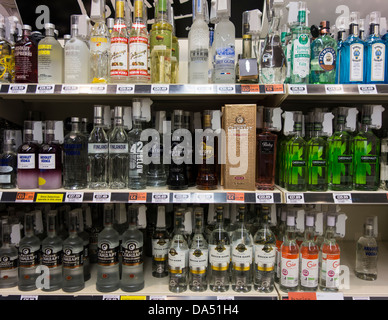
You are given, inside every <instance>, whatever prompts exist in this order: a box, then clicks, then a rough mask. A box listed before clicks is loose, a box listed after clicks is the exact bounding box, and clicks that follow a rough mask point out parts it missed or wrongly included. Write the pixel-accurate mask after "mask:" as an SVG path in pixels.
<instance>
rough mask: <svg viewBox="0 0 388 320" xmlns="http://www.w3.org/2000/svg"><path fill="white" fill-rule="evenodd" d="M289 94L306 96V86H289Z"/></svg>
mask: <svg viewBox="0 0 388 320" xmlns="http://www.w3.org/2000/svg"><path fill="white" fill-rule="evenodd" d="M288 93H289V94H307V85H305V84H289V85H288Z"/></svg>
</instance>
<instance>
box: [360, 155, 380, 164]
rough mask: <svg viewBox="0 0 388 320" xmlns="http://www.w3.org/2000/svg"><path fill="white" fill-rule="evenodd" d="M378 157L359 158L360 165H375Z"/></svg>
mask: <svg viewBox="0 0 388 320" xmlns="http://www.w3.org/2000/svg"><path fill="white" fill-rule="evenodd" d="M377 160H378V157H377V156H370V155H368V156H361V163H371V164H375V163H377Z"/></svg>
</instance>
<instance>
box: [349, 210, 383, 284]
mask: <svg viewBox="0 0 388 320" xmlns="http://www.w3.org/2000/svg"><path fill="white" fill-rule="evenodd" d="M375 218H376V217H367V218H366V219H365V223H364V234H363V235H362V236H361V237H360V238H359V239H358V241H357V245H356V268H355V274H356V276H357V277H358V278H360V279H363V280H369V281H374V280H376V279H377V259H378V251H379V250H378V244H377V239H376V236H377V230H375V222H374V221H375Z"/></svg>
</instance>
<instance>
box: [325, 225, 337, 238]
mask: <svg viewBox="0 0 388 320" xmlns="http://www.w3.org/2000/svg"><path fill="white" fill-rule="evenodd" d="M334 234H335V229H334V227H333V226H328V227H327V228H326V232H325V239H326V240H335V238H334Z"/></svg>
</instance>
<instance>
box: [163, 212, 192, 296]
mask: <svg viewBox="0 0 388 320" xmlns="http://www.w3.org/2000/svg"><path fill="white" fill-rule="evenodd" d="M184 213H185V209H184V208H177V209H176V211H175V212H174V231H173V236H172V239H171V241H170V248H169V250H168V267H169V282H168V289H169V290H170V291H171V292H175V293H181V292H184V291H186V290H187V286H188V284H187V280H188V279H187V277H188V269H189V245H188V243H187V239H186V236H185V235H184V233H183V231H184V225H183V221H184Z"/></svg>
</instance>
